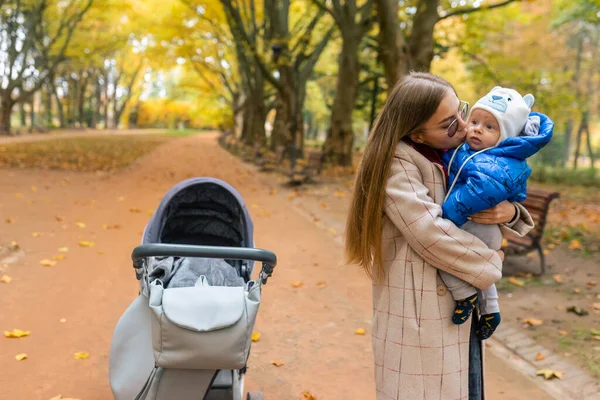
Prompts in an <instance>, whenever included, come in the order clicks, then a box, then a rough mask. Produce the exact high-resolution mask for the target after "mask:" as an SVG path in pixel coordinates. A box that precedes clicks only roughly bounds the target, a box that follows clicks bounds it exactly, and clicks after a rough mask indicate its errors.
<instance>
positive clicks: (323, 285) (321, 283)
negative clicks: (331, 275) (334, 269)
mask: <svg viewBox="0 0 600 400" xmlns="http://www.w3.org/2000/svg"><path fill="white" fill-rule="evenodd" d="M317 287H318V288H326V287H327V282H324V281H321V282H317Z"/></svg>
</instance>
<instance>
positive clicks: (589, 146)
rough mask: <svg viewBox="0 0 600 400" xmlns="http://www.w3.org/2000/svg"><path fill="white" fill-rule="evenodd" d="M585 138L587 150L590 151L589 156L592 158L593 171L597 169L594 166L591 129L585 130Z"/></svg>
mask: <svg viewBox="0 0 600 400" xmlns="http://www.w3.org/2000/svg"><path fill="white" fill-rule="evenodd" d="M585 138H586V144H587V150H588V155H589V156H590V163H591V166H592V169H596V166H595V165H594V162H595V160H594V150H593V149H592V138H591V137H590V127H589V126H586V128H585Z"/></svg>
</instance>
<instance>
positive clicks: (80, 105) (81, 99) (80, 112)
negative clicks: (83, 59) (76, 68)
mask: <svg viewBox="0 0 600 400" xmlns="http://www.w3.org/2000/svg"><path fill="white" fill-rule="evenodd" d="M81 76H82V78H81V82H80V84H79V93H78V95H79V96H78V98H77V120H78V121H79V125H81V127H83V126H84V125H86V123H85V92H86V90H87V85H88V78H87V76H86V77H83V73H82V74H81Z"/></svg>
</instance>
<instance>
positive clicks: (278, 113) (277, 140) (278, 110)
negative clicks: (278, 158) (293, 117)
mask: <svg viewBox="0 0 600 400" xmlns="http://www.w3.org/2000/svg"><path fill="white" fill-rule="evenodd" d="M284 113H285V110H284V108H283V105H282V103H281V100H277V103H276V105H275V120H274V121H273V131H272V132H271V146H270V148H271V151H275V150H276V149H277V147H278V146H282V145H285V142H286V137H285V132H286V120H287V117H286V116H285V115H284Z"/></svg>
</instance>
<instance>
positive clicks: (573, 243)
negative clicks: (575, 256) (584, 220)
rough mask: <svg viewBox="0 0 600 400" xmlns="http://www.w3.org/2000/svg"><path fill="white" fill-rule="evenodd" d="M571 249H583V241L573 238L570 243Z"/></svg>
mask: <svg viewBox="0 0 600 400" xmlns="http://www.w3.org/2000/svg"><path fill="white" fill-rule="evenodd" d="M569 249H571V250H578V249H581V242H580V241H579V240H578V239H573V240H571V243H569Z"/></svg>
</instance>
